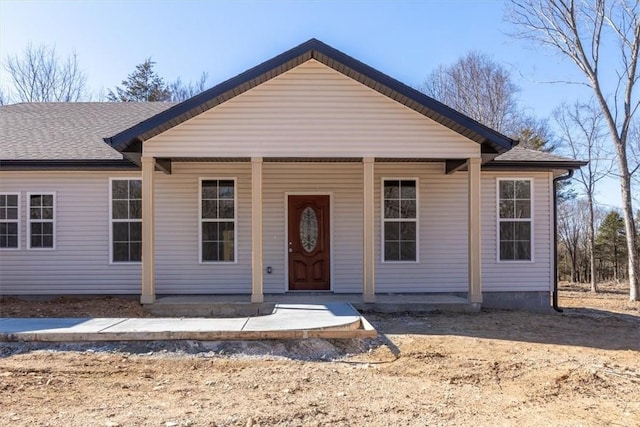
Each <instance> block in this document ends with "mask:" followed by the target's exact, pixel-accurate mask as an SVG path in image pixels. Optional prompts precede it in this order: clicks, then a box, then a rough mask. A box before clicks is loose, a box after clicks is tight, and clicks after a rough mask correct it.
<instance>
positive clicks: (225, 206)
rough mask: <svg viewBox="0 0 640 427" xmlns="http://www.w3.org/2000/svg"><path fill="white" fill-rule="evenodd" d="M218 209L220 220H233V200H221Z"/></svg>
mask: <svg viewBox="0 0 640 427" xmlns="http://www.w3.org/2000/svg"><path fill="white" fill-rule="evenodd" d="M218 209H219V210H218V218H226V219H233V216H234V212H233V200H220V201H219V202H218Z"/></svg>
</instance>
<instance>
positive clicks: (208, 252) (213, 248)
mask: <svg viewBox="0 0 640 427" xmlns="http://www.w3.org/2000/svg"><path fill="white" fill-rule="evenodd" d="M202 260H203V261H218V242H204V243H202Z"/></svg>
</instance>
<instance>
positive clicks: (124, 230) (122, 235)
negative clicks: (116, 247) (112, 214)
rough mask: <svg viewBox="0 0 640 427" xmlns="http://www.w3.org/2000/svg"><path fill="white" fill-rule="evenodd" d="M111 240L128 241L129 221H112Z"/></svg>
mask: <svg viewBox="0 0 640 427" xmlns="http://www.w3.org/2000/svg"><path fill="white" fill-rule="evenodd" d="M113 241H114V242H128V241H129V223H128V222H114V223H113Z"/></svg>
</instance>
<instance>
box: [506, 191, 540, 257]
mask: <svg viewBox="0 0 640 427" xmlns="http://www.w3.org/2000/svg"><path fill="white" fill-rule="evenodd" d="M498 195H499V199H498V225H499V232H500V236H499V246H500V247H499V251H500V261H530V260H531V259H532V258H531V180H514V179H500V180H498Z"/></svg>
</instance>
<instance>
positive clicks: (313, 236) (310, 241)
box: [300, 206, 318, 253]
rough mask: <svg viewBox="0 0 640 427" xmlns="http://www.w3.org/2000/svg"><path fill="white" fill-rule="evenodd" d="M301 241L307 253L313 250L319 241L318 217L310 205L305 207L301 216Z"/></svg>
mask: <svg viewBox="0 0 640 427" xmlns="http://www.w3.org/2000/svg"><path fill="white" fill-rule="evenodd" d="M300 243H301V244H302V248H303V249H304V250H305V251H306V252H307V253H311V252H313V250H314V249H315V248H316V244H317V243H318V217H317V216H316V211H314V210H313V208H312V207H310V206H307V207H306V208H304V210H303V211H302V215H301V216H300Z"/></svg>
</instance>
